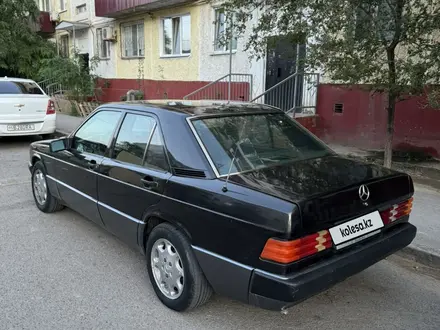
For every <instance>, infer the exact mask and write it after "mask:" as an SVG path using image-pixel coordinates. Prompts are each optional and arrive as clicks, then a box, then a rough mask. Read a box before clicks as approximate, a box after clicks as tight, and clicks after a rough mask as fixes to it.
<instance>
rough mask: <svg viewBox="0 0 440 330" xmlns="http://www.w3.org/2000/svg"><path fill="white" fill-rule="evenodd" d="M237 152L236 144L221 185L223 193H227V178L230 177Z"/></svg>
mask: <svg viewBox="0 0 440 330" xmlns="http://www.w3.org/2000/svg"><path fill="white" fill-rule="evenodd" d="M237 150H238V143H237V145H236V146H235V151H234V156H233V157H232V159H231V163H230V164H229V170H228V176H227V177H226V181H225V184H224V185H223V188H222V191H223V192H227V191H228V181H229V177H230V176H231V171H232V165H234V162H235V156H236V155H237Z"/></svg>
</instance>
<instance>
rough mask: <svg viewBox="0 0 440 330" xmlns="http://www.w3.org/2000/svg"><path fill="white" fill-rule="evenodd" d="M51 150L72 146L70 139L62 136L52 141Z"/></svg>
mask: <svg viewBox="0 0 440 330" xmlns="http://www.w3.org/2000/svg"><path fill="white" fill-rule="evenodd" d="M49 147H50V152H59V151H63V150H67V149H69V148H70V139H69V138H61V139H58V140H54V141H51V142H50V145H49Z"/></svg>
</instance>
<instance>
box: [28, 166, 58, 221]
mask: <svg viewBox="0 0 440 330" xmlns="http://www.w3.org/2000/svg"><path fill="white" fill-rule="evenodd" d="M31 184H32V194H33V196H34V201H35V204H36V205H37V207H38V208H39V209H40V211H42V212H44V213H53V212H56V211H60V210H62V209H63V208H64V205H62V204H61V203H60V201H59V200H58V199H56V198H55V197H54V196H52V194H51V193H50V190H49V186H48V184H47V177H46V169H45V167H44V165H43V163H42V162H41V161H37V162H36V163H35V164H34V166H33V168H32V179H31Z"/></svg>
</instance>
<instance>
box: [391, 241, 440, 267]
mask: <svg viewBox="0 0 440 330" xmlns="http://www.w3.org/2000/svg"><path fill="white" fill-rule="evenodd" d="M396 254H398V255H400V256H401V257H403V258H405V259H409V260H412V261H415V262H418V263H420V264H422V265H425V266H428V267H431V268H435V269H439V270H440V255H436V254H433V253H431V252H427V251H423V250H422V249H419V248H416V247H413V246H411V245H410V246H407V247H406V248H403V249H402V250H400V251H398V252H397V253H396Z"/></svg>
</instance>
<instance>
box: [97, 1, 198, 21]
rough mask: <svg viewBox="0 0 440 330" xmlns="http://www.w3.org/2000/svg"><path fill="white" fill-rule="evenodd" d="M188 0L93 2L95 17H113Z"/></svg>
mask: <svg viewBox="0 0 440 330" xmlns="http://www.w3.org/2000/svg"><path fill="white" fill-rule="evenodd" d="M189 1H190V0H95V11H96V16H104V17H113V16H115V15H117V14H120V13H123V12H125V13H130V12H135V11H140V10H145V11H147V10H154V9H156V10H157V9H161V8H166V7H170V6H173V5H179V4H182V3H185V2H189Z"/></svg>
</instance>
